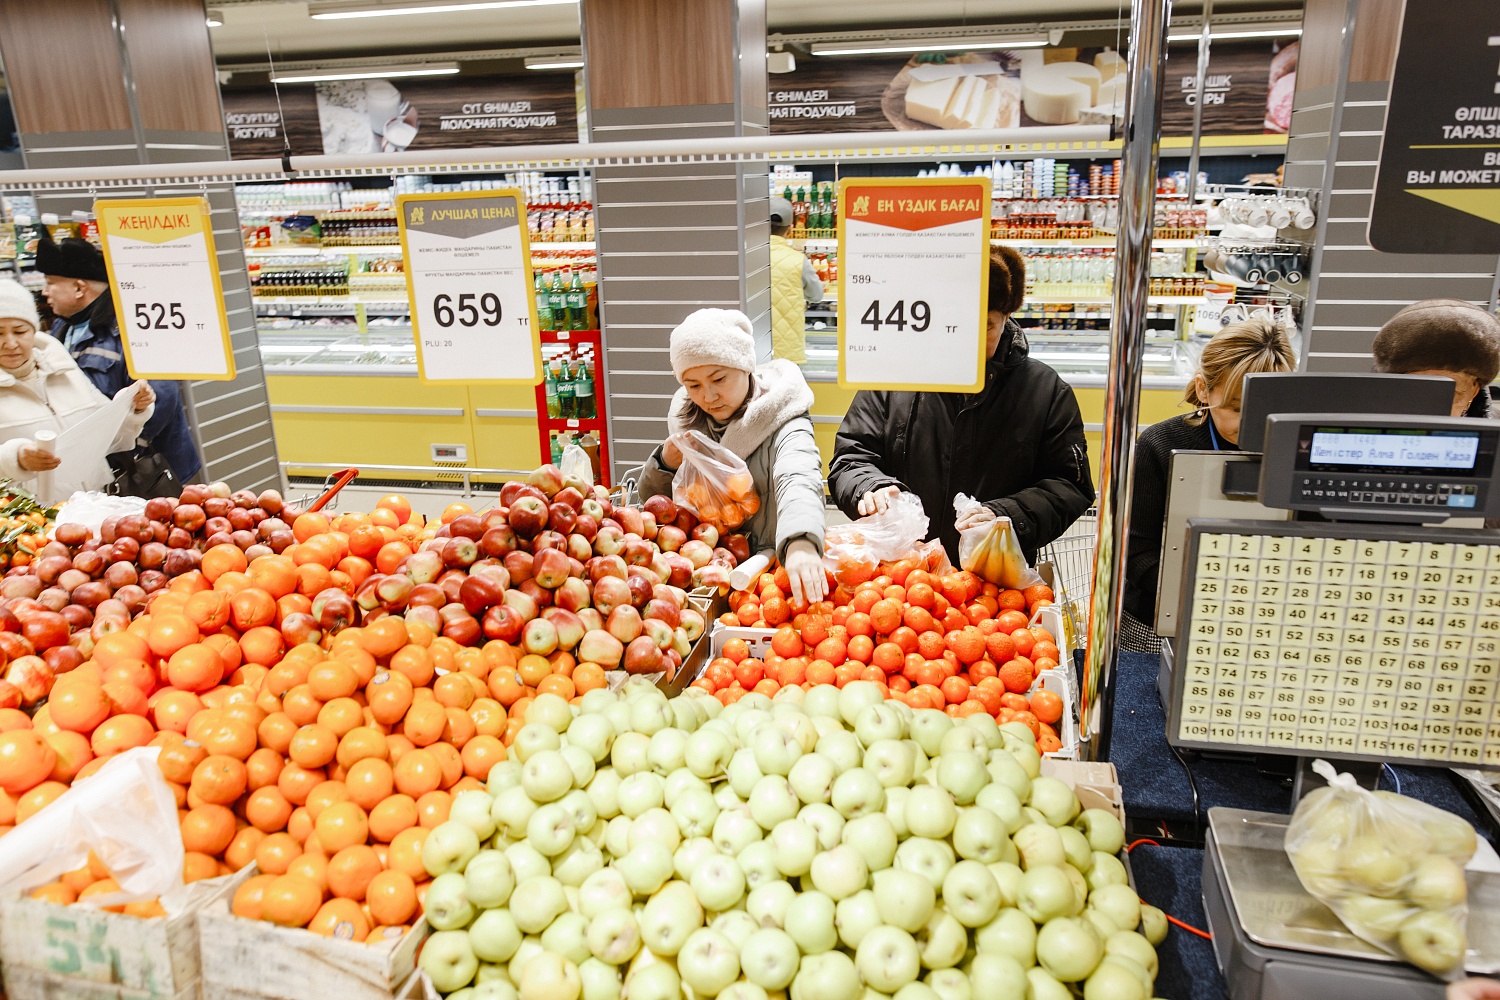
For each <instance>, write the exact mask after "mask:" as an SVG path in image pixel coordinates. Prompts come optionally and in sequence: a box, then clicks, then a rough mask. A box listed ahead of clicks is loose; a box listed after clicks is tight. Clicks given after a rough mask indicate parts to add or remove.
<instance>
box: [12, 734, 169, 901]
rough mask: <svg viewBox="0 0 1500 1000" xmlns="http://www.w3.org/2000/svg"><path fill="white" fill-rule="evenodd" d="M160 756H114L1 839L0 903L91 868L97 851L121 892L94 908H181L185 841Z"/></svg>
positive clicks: (148, 752) (105, 895) (154, 751)
mask: <svg viewBox="0 0 1500 1000" xmlns="http://www.w3.org/2000/svg"><path fill="white" fill-rule="evenodd" d="M160 753H161V748H160V747H136V748H134V749H131V750H126V751H125V752H123V753H120V754H117V755H115V756H114V757H113V758H112V759H111V760H110V761H109V762H108V763H106V764H105V765H104V766H103V767H101V768H100V769H99V770H98V772H96V773H95V774H93V775H92V776H90V777H88V778H85V779H84V780H83V781H80V782H78V783H76V784H74V785H73V787H72V788H70V789H68V790H67V791H66V792H64V793H63V794H62V795H60V796H58V797H57V799H56V800H55V801H53V802H51V803H49V804H48V805H47V806H45V807H44V808H43V809H42V810H41V811H40V812H38V813H36V815H34V816H32V817H31V818H30V819H28V820H27V821H26V822H25V823H22V824H19V825H18V826H16V828H15V829H13V830H12V831H11V832H10V833H9V835H7V836H6V837H5V838H4V839H3V840H0V873H3V875H0V896H10V895H15V894H17V893H22V892H29V891H30V890H32V889H35V888H37V887H39V886H43V885H47V884H49V883H52V882H56V881H58V880H59V879H60V878H61V877H62V876H63V875H64V874H66V873H67V872H70V871H74V870H75V869H78V868H82V867H83V866H84V865H87V864H89V863H90V861H89V854H90V852H92V853H93V855H94V856H95V857H96V858H97V859H98V861H99V862H102V863H103V865H104V866H105V867H106V868H108V869H109V874H110V876H111V877H112V878H113V879H114V882H115V884H116V885H118V886H119V891H118V892H101V893H99V894H98V895H92V896H90V898H89V899H88V900H87V901H86V902H87V903H88V904H89V905H92V906H118V905H121V904H123V903H132V902H137V901H140V900H148V899H153V898H155V899H160V900H161V902H162V905H163V907H164V908H165V909H166V910H167V912H173V910H174V909H176V908H179V907H180V905H181V901H182V897H183V893H184V886H183V881H182V863H183V847H182V835H181V832H180V829H179V825H178V818H177V800H176V799H175V798H174V797H173V796H172V790H171V789H170V788H168V787H167V781H166V779H165V778H164V777H162V773H161V768H160V767H159V766H157V763H156V758H157V756H158V755H159V754H160Z"/></svg>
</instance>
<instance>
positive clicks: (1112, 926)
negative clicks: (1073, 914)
mask: <svg viewBox="0 0 1500 1000" xmlns="http://www.w3.org/2000/svg"><path fill="white" fill-rule="evenodd" d="M1078 915H1079V916H1080V917H1082V918H1083V919H1084V920H1087V921H1088V922H1089V924H1090V925H1091V926H1092V927H1093V928H1094V930H1095V931H1097V932H1098V934H1099V939H1100V940H1101V941H1107V940H1108V939H1109V936H1110V935H1111V934H1114V933H1116V932H1117V931H1118V930H1119V929H1120V927H1119V925H1118V924H1116V923H1115V922H1114V921H1113V920H1111V919H1109V918H1108V917H1106V916H1105V915H1104V914H1103V913H1101V912H1100V911H1098V910H1096V909H1094V908H1092V907H1089V906H1085V907H1084V908H1083V912H1082V913H1080V914H1078Z"/></svg>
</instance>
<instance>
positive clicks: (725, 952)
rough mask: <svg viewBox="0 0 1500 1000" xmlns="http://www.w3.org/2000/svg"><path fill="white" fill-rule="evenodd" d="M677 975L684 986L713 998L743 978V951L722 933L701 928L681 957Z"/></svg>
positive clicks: (678, 959)
mask: <svg viewBox="0 0 1500 1000" xmlns="http://www.w3.org/2000/svg"><path fill="white" fill-rule="evenodd" d="M677 973H678V975H680V976H682V982H683V985H685V986H690V987H692V988H693V989H694V990H695V991H697V993H698V994H699V995H701V996H713V995H715V994H716V993H718V992H719V991H720V990H722V989H724V988H725V987H726V986H728V985H729V984H730V983H732V982H734V981H735V980H736V979H738V978H739V975H740V953H739V949H737V948H736V947H735V946H734V944H733V942H731V941H730V940H729V939H728V938H727V937H725V936H724V935H723V934H720V933H719V932H718V931H715V930H710V929H709V928H707V927H700V928H699V929H698V930H695V931H693V933H692V934H690V935H689V936H688V939H687V941H686V942H684V943H683V946H682V950H681V951H679V952H678V953H677Z"/></svg>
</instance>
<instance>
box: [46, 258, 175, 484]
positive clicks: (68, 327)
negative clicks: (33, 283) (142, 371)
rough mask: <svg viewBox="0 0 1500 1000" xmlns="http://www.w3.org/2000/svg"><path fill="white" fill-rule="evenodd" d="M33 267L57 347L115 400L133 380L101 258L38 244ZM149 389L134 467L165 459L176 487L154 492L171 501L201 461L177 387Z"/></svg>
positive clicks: (156, 384)
mask: <svg viewBox="0 0 1500 1000" xmlns="http://www.w3.org/2000/svg"><path fill="white" fill-rule="evenodd" d="M36 266H37V270H39V271H41V272H42V274H43V276H44V277H45V278H46V284H45V286H44V287H43V289H42V294H43V296H44V297H45V298H46V299H47V303H48V305H50V306H51V307H52V311H53V312H54V313H55V314H56V315H57V317H58V319H57V320H56V321H55V322H53V324H52V330H51V333H52V336H53V337H55V338H56V339H58V340H60V341H62V343H63V346H64V347H66V348H67V349H68V353H69V354H71V355H72V356H73V360H74V361H76V362H77V363H78V367H79V368H81V369H82V370H83V373H84V374H85V375H86V376H88V378H89V380H90V381H91V382H93V383H94V385H95V386H96V387H97V388H98V390H99V391H100V392H102V393H104V395H105V396H106V397H107V398H111V399H112V398H114V394H115V393H116V392H118V391H119V390H120V389H122V388H123V387H125V386H127V385H129V384H130V383H131V382H133V381H134V379H132V378H131V377H130V373H129V372H128V371H127V370H126V366H125V351H124V348H123V347H122V346H121V343H120V325H119V321H118V319H117V318H116V316H115V300H114V296H112V295H110V294H109V276H108V274H107V272H106V271H105V267H104V254H103V253H102V252H101V251H100V250H99V248H98V247H96V246H94V244H92V243H90V242H88V241H87V240H81V239H71V238H70V239H64V240H62V241H61V242H54V241H53V240H52V239H51V238H43V239H42V241H41V242H40V243H39V244H38V245H37V251H36ZM151 388H152V389H154V390H155V391H156V412H155V414H153V415H152V417H151V419H150V420H149V421H147V423H146V426H145V428H144V429H143V430H142V431H141V436H140V438H138V439H137V441H136V445H137V447H136V449H135V452H134V456H133V457H134V459H135V460H137V461H139V460H140V459H141V458H144V457H146V456H148V455H150V454H151V453H152V452H155V453H156V454H159V455H160V456H161V457H162V458H164V459H165V460H166V462H167V465H168V466H170V467H171V470H172V477H173V479H175V480H176V482H175V483H166V482H162V483H161V484H160V487H159V488H160V490H161V491H163V492H170V493H172V494H173V495H175V494H176V489H175V488H174V487H180V486H181V484H183V483H189V482H194V481H195V480H197V479H199V478H200V477H201V474H202V471H203V459H202V457H201V456H200V455H199V453H198V443H197V441H195V440H194V438H193V432H192V429H191V428H190V427H189V426H188V420H187V412H186V409H185V408H184V406H183V400H182V389H181V385H180V383H178V382H168V381H156V380H152V382H151ZM110 459H111V464H113V465H115V466H116V467H117V468H122V467H124V466H125V465H127V464H128V461H122V460H121V459H122V456H118V455H112V456H110Z"/></svg>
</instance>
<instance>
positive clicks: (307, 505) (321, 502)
mask: <svg viewBox="0 0 1500 1000" xmlns="http://www.w3.org/2000/svg"><path fill="white" fill-rule="evenodd" d="M358 476H359V470H358V469H342V470H340V471H338V472H330V473H329V474H328V477H327V478H326V479H324V480H323V489H322V490H321V491H319V492H317V493H309V494H307V495H306V496H302V497H298V498H296V499H294V500H291V501H289V502H290V504H291V506H293V507H295V508H296V509H297V510H298V511H299V512H300V513H303V514H311V513H312V512H313V511H317V510H337V509H338V506H339V504H338V494H339V490H341V489H343V488H344V487H345V486H348V485H349V484H350V483H352V482H354V480H355V479H356V478H357V477H358Z"/></svg>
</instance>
